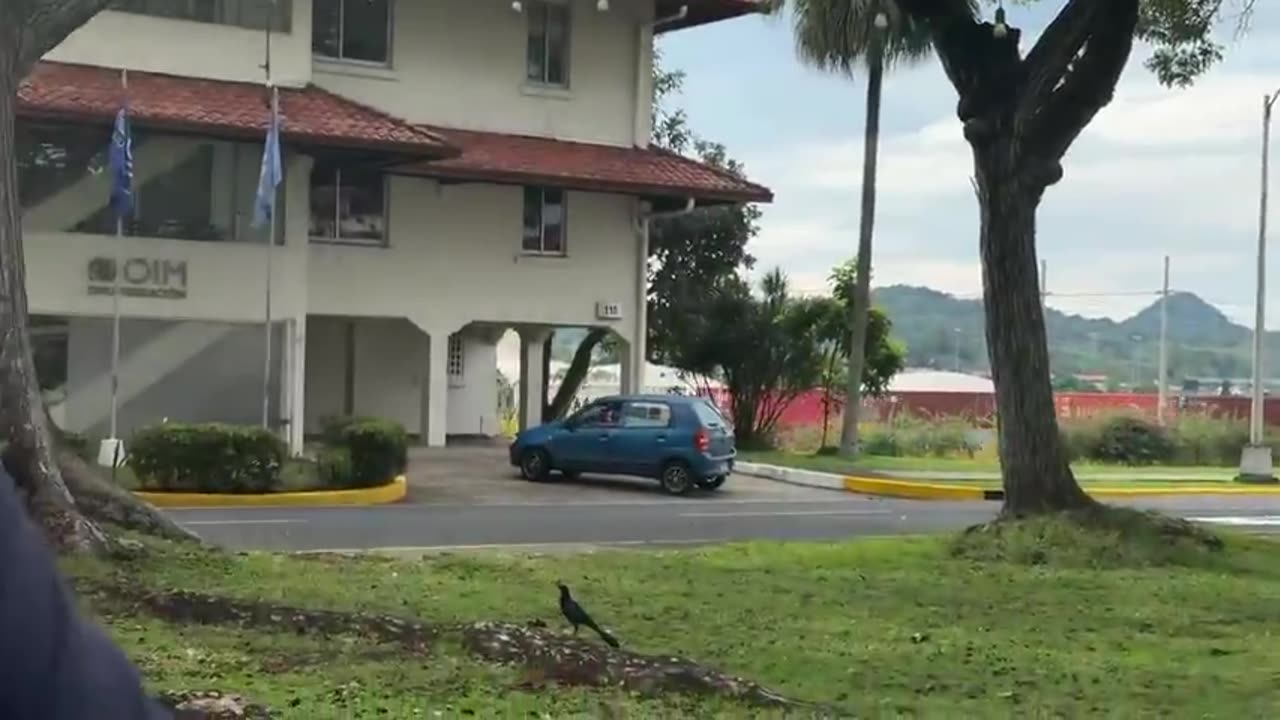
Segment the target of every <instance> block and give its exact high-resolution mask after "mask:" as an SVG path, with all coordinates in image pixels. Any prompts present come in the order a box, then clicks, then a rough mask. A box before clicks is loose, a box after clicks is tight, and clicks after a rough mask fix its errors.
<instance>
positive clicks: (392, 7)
mask: <svg viewBox="0 0 1280 720" xmlns="http://www.w3.org/2000/svg"><path fill="white" fill-rule="evenodd" d="M347 2H348V0H338V53H339V54H338V55H325V54H324V53H320V52H316V45H315V20H314V19H313V20H312V25H311V37H312V40H311V57H312V59H313V60H319V61H320V62H324V63H335V64H339V65H356V66H360V67H367V68H384V69H386V68H391V67H392V58H394V57H395V24H396V0H386V2H387V33H386V41H387V58H386V59H385V60H365V59H362V58H349V57H345V56H343V55H342V54H341V53H342V51H343V49H342V48H343V45H344V43H343V39H344V38H345V37H346V28H347V12H346V10H347ZM312 12H313V13H314V12H315V8H314V6H313V7H312ZM313 17H314V16H313Z"/></svg>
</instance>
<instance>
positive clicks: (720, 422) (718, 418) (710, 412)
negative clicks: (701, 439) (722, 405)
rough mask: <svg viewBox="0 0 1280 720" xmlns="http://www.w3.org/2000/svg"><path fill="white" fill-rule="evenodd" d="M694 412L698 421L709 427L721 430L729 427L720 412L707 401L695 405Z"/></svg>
mask: <svg viewBox="0 0 1280 720" xmlns="http://www.w3.org/2000/svg"><path fill="white" fill-rule="evenodd" d="M693 412H694V413H696V414H697V416H698V421H699V422H701V423H702V424H703V425H705V426H707V427H710V428H719V427H726V426H727V425H728V423H726V422H725V420H724V416H723V415H721V414H720V411H719V410H717V409H716V408H715V406H714V405H712V404H711V403H709V402H707V401H706V400H701V401H699V402H695V403H693Z"/></svg>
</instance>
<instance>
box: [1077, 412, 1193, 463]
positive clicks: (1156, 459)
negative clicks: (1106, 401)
mask: <svg viewBox="0 0 1280 720" xmlns="http://www.w3.org/2000/svg"><path fill="white" fill-rule="evenodd" d="M1173 456H1174V444H1173V441H1172V440H1171V439H1170V438H1169V434H1168V433H1167V432H1166V431H1165V429H1164V428H1162V427H1160V426H1159V425H1156V424H1155V423H1153V422H1150V421H1148V420H1144V419H1142V418H1138V417H1131V416H1127V415H1117V416H1115V417H1112V418H1110V419H1108V420H1107V421H1105V422H1104V423H1103V424H1102V427H1101V428H1100V430H1099V432H1098V437H1097V440H1096V441H1095V442H1093V443H1092V447H1090V448H1089V452H1088V453H1087V457H1088V458H1089V459H1090V460H1096V461H1098V462H1109V463H1118V464H1121V465H1155V464H1157V463H1167V462H1169V461H1170V460H1172V459H1173Z"/></svg>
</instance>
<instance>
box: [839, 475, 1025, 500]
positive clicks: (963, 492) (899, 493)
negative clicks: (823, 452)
mask: <svg viewBox="0 0 1280 720" xmlns="http://www.w3.org/2000/svg"><path fill="white" fill-rule="evenodd" d="M844 489H845V490H848V491H849V492H856V493H865V494H867V495H884V496H886V497H900V498H910V499H912V500H999V499H1000V498H1001V496H1002V495H1003V492H1002V491H1000V490H984V489H983V488H980V487H977V486H974V485H958V484H957V485H941V484H937V483H923V482H912V481H910V480H888V479H885V478H869V477H852V476H850V477H846V478H845V479H844ZM993 495H994V496H993Z"/></svg>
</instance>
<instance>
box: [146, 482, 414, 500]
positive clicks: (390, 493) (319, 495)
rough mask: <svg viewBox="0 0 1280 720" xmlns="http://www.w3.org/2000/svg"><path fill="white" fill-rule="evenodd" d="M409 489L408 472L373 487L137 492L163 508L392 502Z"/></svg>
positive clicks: (401, 498)
mask: <svg viewBox="0 0 1280 720" xmlns="http://www.w3.org/2000/svg"><path fill="white" fill-rule="evenodd" d="M408 492H409V483H408V480H406V479H405V476H403V475H400V476H398V477H397V478H396V479H394V480H392V481H391V482H389V483H387V484H386V485H381V486H379V487H374V488H360V489H358V490H313V491H309V492H282V493H262V494H257V495H233V494H217V493H171V492H135V493H134V495H135V496H137V497H138V498H141V499H142V500H146V501H147V502H149V503H151V504H152V505H155V506H156V507H164V508H228V507H322V506H326V505H339V506H341V505H389V504H391V503H397V502H400V501H401V500H403V499H404V497H405V495H406V494H408Z"/></svg>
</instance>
